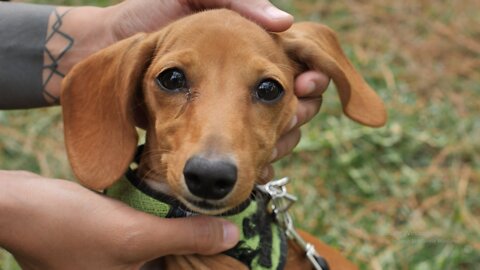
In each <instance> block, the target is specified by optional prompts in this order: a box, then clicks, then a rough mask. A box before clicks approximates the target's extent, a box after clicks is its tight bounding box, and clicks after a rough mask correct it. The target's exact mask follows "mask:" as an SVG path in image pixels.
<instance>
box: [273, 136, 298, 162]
mask: <svg viewBox="0 0 480 270" xmlns="http://www.w3.org/2000/svg"><path fill="white" fill-rule="evenodd" d="M300 137H301V132H300V129H299V128H295V129H292V130H290V131H288V132H287V133H285V134H284V135H283V136H282V137H280V139H279V140H278V141H277V144H276V146H275V150H273V153H272V159H271V161H272V162H274V161H276V160H278V159H280V158H282V157H284V156H286V155H288V154H290V152H292V150H293V148H295V146H296V145H297V144H298V142H300Z"/></svg>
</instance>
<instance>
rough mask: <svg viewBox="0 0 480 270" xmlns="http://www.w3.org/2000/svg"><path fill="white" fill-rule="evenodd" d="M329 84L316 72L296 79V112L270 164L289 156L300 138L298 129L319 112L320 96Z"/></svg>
mask: <svg viewBox="0 0 480 270" xmlns="http://www.w3.org/2000/svg"><path fill="white" fill-rule="evenodd" d="M329 82H330V78H328V77H327V76H326V75H325V74H323V73H319V72H316V71H307V72H305V73H302V74H300V75H299V76H298V77H297V78H296V80H295V95H297V97H298V100H299V102H298V106H297V111H296V113H295V116H294V117H293V119H292V120H291V122H290V125H289V127H288V128H287V130H286V131H285V134H284V135H282V136H281V137H280V139H279V140H278V142H277V144H276V146H275V149H274V150H273V153H272V162H273V161H276V160H278V159H280V158H282V157H284V156H286V155H287V154H289V153H290V152H291V151H292V150H293V148H294V147H295V146H296V145H297V144H298V142H299V141H300V136H301V133H300V129H299V128H298V127H300V126H301V125H303V124H305V123H306V122H308V121H310V119H312V118H313V117H314V116H315V115H316V114H317V112H318V111H319V110H320V106H321V105H322V94H323V93H324V92H325V90H326V89H327V87H328V84H329Z"/></svg>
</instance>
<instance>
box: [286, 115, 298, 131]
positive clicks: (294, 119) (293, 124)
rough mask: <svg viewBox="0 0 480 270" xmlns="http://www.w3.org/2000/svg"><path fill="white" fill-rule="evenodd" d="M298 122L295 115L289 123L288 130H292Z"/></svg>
mask: <svg viewBox="0 0 480 270" xmlns="http://www.w3.org/2000/svg"><path fill="white" fill-rule="evenodd" d="M297 123H298V117H297V116H296V115H294V116H293V118H292V120H290V124H289V125H288V130H291V129H292V128H293V127H294V126H295V125H297Z"/></svg>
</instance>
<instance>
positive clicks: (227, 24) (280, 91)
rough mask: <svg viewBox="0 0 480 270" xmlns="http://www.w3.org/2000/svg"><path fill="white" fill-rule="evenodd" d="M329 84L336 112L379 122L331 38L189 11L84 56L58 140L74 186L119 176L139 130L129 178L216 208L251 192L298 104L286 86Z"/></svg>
mask: <svg viewBox="0 0 480 270" xmlns="http://www.w3.org/2000/svg"><path fill="white" fill-rule="evenodd" d="M305 69H315V70H319V71H322V72H324V73H326V74H327V75H329V76H331V77H332V79H333V81H334V82H335V84H336V85H337V88H338V90H339V94H340V98H341V100H342V105H343V107H344V111H345V113H346V114H347V115H348V116H350V117H351V118H352V119H354V120H357V121H359V122H361V123H363V124H367V125H372V126H378V125H381V124H383V122H384V121H385V110H384V108H383V104H382V102H381V101H380V100H379V99H378V97H377V96H376V94H375V93H374V92H373V91H372V90H371V89H370V88H369V87H368V85H366V84H365V82H364V81H363V79H362V78H361V77H360V76H359V75H358V73H356V71H355V70H354V69H353V67H352V66H351V65H350V63H349V62H348V60H347V59H346V58H345V56H344V55H343V53H342V52H341V49H340V46H339V45H338V42H337V41H336V39H335V37H334V35H333V33H332V32H331V31H330V30H329V29H327V28H326V27H324V26H321V25H318V24H297V25H295V26H294V27H293V28H292V29H291V30H289V31H287V32H285V33H282V34H270V33H267V32H266V31H264V30H263V29H262V28H260V27H259V26H257V25H256V24H254V23H252V22H250V21H248V20H246V19H244V18H243V17H241V16H240V15H238V14H236V13H234V12H232V11H228V10H214V11H207V12H202V13H198V14H196V15H192V16H189V17H186V18H184V19H182V20H179V21H177V22H174V23H172V24H171V25H169V26H167V27H166V28H164V29H162V30H161V31H159V32H157V33H152V34H140V35H136V36H134V37H131V38H129V39H127V40H124V41H121V42H119V43H117V44H115V45H113V46H111V47H109V48H107V49H104V50H102V51H100V52H99V53H97V54H95V55H93V56H91V57H89V58H88V59H86V60H85V61H83V62H82V63H80V64H79V65H77V66H76V67H75V68H74V69H73V70H72V71H71V72H70V73H69V75H68V76H67V78H66V79H65V82H64V90H63V92H62V98H61V101H62V105H63V113H64V126H65V140H66V145H67V152H68V155H69V159H70V162H71V164H72V167H73V170H74V172H75V174H76V175H77V177H78V179H79V180H80V182H81V183H83V184H84V185H86V186H88V187H90V188H94V189H103V188H106V187H108V186H109V185H111V184H112V183H113V182H114V181H116V180H117V179H118V178H120V176H121V174H122V173H123V172H124V171H125V169H126V168H127V166H128V164H129V163H130V162H131V160H132V158H133V154H134V151H135V147H136V144H137V135H136V131H135V125H137V126H142V127H143V128H145V129H146V131H147V133H146V136H147V138H146V148H145V151H144V154H143V156H142V161H141V163H140V167H139V173H140V174H141V175H142V177H143V179H145V181H147V182H148V184H149V185H150V186H151V187H152V188H154V189H157V190H161V191H163V192H166V193H168V194H170V195H172V196H174V197H176V198H177V199H179V200H180V201H181V202H183V203H184V204H185V205H186V206H187V207H189V208H191V209H192V210H194V211H198V212H201V213H206V214H217V213H221V212H224V211H226V210H228V209H230V208H232V207H234V206H236V205H238V204H240V203H241V202H243V201H245V200H246V199H247V198H248V196H249V195H250V193H251V191H252V189H253V186H254V184H255V181H258V180H261V171H262V168H264V167H265V166H266V165H267V164H268V162H269V158H270V156H271V153H272V150H273V147H274V144H275V142H276V141H277V139H278V138H279V136H280V135H281V133H282V131H284V130H285V129H286V128H287V125H288V123H289V121H290V119H291V118H292V116H293V114H294V112H295V109H296V104H297V99H296V97H295V95H294V93H293V85H294V78H295V76H296V75H298V74H299V73H300V72H302V71H303V70H305Z"/></svg>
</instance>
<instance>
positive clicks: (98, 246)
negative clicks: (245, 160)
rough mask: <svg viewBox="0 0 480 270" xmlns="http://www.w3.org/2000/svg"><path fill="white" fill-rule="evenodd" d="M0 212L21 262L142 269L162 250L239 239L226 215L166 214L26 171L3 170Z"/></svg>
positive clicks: (213, 246)
mask: <svg viewBox="0 0 480 270" xmlns="http://www.w3.org/2000/svg"><path fill="white" fill-rule="evenodd" d="M0 217H1V218H0V246H2V247H4V248H6V249H7V250H9V251H10V252H11V253H12V254H13V255H14V256H15V258H16V259H17V261H18V262H19V264H20V265H21V266H22V268H23V269H139V267H140V266H141V265H143V264H144V263H145V262H147V261H150V260H152V259H155V258H157V257H160V256H164V255H169V254H191V253H199V254H205V255H208V254H216V253H219V252H222V251H224V250H226V249H228V248H231V247H233V246H234V245H235V244H236V242H237V241H238V229H237V228H236V227H235V226H234V225H233V224H230V223H227V222H226V221H223V220H221V219H217V218H212V217H192V218H178V219H161V218H158V217H155V216H152V215H149V214H145V213H142V212H139V211H136V210H134V209H132V208H130V207H128V206H126V205H125V204H123V203H121V202H119V201H116V200H113V199H110V198H107V197H105V196H102V195H100V194H96V193H94V192H92V191H90V190H87V189H85V188H83V187H81V186H80V185H78V184H76V183H73V182H69V181H63V180H54V179H47V178H44V177H41V176H38V175H35V174H33V173H28V172H13V171H0ZM179 232H181V233H179Z"/></svg>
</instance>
